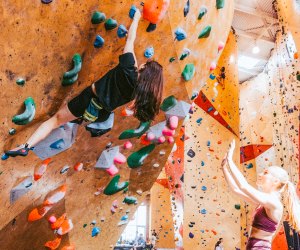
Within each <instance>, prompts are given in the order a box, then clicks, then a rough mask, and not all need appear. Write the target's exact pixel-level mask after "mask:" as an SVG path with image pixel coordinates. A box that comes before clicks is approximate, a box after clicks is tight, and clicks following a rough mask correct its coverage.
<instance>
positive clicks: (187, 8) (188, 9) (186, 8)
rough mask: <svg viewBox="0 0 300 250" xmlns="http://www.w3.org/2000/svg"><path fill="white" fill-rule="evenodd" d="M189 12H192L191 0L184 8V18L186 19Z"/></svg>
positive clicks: (188, 0)
mask: <svg viewBox="0 0 300 250" xmlns="http://www.w3.org/2000/svg"><path fill="white" fill-rule="evenodd" d="M189 12H190V0H187V2H186V3H185V5H184V8H183V16H184V17H186V16H187V14H188V13H189Z"/></svg>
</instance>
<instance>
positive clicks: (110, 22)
mask: <svg viewBox="0 0 300 250" xmlns="http://www.w3.org/2000/svg"><path fill="white" fill-rule="evenodd" d="M104 26H105V29H106V30H113V29H115V28H117V26H118V22H117V21H116V20H114V19H112V18H109V19H107V20H106V21H105V23H104Z"/></svg>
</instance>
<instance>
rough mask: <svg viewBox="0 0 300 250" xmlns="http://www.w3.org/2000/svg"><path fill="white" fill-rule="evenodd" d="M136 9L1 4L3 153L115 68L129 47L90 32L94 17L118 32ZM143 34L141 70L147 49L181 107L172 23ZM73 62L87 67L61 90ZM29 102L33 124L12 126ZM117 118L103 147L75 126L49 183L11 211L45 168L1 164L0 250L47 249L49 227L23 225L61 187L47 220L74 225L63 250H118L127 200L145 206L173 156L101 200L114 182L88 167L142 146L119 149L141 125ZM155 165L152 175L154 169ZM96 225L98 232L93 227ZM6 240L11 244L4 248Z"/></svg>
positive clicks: (128, 172)
mask: <svg viewBox="0 0 300 250" xmlns="http://www.w3.org/2000/svg"><path fill="white" fill-rule="evenodd" d="M133 3H135V4H136V5H138V4H139V2H138V1H135V2H134V1H126V2H123V3H120V2H118V1H101V3H99V2H98V1H89V2H86V1H76V2H74V1H64V2H61V1H53V2H51V3H50V4H49V5H44V4H42V3H41V2H40V1H34V2H30V3H26V2H24V1H6V2H5V3H3V4H2V5H1V11H0V12H1V14H2V17H3V18H2V22H1V30H2V36H1V39H2V40H1V41H2V42H1V44H2V45H1V46H2V49H1V52H0V53H1V58H2V63H1V66H0V67H1V70H0V72H1V73H0V74H1V77H0V79H1V82H0V84H1V90H2V92H1V93H3V95H2V98H1V107H2V109H3V112H2V116H1V128H0V129H1V130H0V133H1V138H2V140H1V142H0V143H1V145H0V148H1V151H3V149H4V148H6V149H9V148H12V147H15V146H16V145H17V144H20V143H23V142H24V141H25V140H26V138H28V137H29V135H31V134H32V132H33V131H34V130H35V129H36V128H37V126H38V125H39V124H40V122H41V121H43V120H45V119H46V118H48V117H49V116H50V115H52V114H54V113H55V112H56V111H57V109H58V108H59V106H60V105H61V104H62V103H63V102H64V100H68V99H70V98H71V97H72V96H74V95H75V94H77V93H79V92H80V91H81V90H82V89H84V88H85V87H86V86H88V85H90V84H91V83H92V82H93V81H95V80H97V79H98V78H100V77H101V76H102V75H103V74H104V73H105V72H107V71H108V70H109V69H111V68H112V67H113V66H115V65H116V63H117V61H118V57H117V55H119V54H120V53H122V49H123V47H124V44H125V39H119V38H118V37H117V34H116V30H112V31H106V30H105V29H104V25H103V23H102V24H98V25H96V24H92V23H91V17H92V14H93V12H94V11H96V10H99V11H102V12H104V13H105V14H106V16H107V18H109V17H112V18H114V19H116V20H117V21H118V23H119V24H121V23H123V24H124V25H126V27H129V24H130V22H131V20H130V18H129V16H128V12H129V9H130V7H131V5H132V4H133ZM147 25H148V22H147V21H141V24H140V26H139V29H138V38H137V41H136V54H137V58H138V61H139V62H140V63H142V62H145V61H146V58H144V57H143V54H144V50H145V49H146V47H147V46H149V45H150V44H151V45H153V46H154V47H155V48H156V50H155V55H154V59H157V60H158V61H159V62H160V63H161V64H163V65H164V67H165V71H164V76H165V80H166V82H165V89H164V97H167V96H169V95H174V96H175V97H176V98H177V99H178V100H182V101H188V97H187V94H186V91H185V86H184V85H183V84H181V81H182V80H181V69H180V66H179V64H178V62H174V63H172V64H170V63H169V58H171V57H172V56H174V55H176V50H175V47H174V42H173V34H172V33H171V30H170V20H169V19H168V18H167V17H166V18H165V19H164V20H163V21H162V22H161V23H159V25H158V27H157V30H156V31H154V32H152V33H146V27H147ZM97 34H101V36H102V37H103V38H104V39H105V44H104V46H103V47H102V48H94V46H93V43H94V40H95V37H96V35H97ZM20 37H22V39H20ZM75 53H79V54H80V55H81V56H82V60H83V66H82V70H81V71H80V73H79V80H78V81H77V82H76V83H75V84H74V85H73V86H70V87H69V86H68V87H62V86H61V80H62V75H63V73H64V72H65V71H67V70H69V69H70V68H72V57H73V55H74V54H75ZM18 78H24V79H26V83H25V85H24V86H20V85H17V84H16V80H17V79H18ZM28 96H31V97H33V99H34V101H35V103H36V114H35V119H34V120H33V122H32V123H30V124H29V125H26V126H16V125H15V124H13V123H12V122H11V118H12V117H13V116H14V115H15V114H16V113H21V112H22V110H23V101H24V99H25V98H27V97H28ZM8 105H9V108H8ZM120 113H121V109H118V110H116V112H115V123H114V128H113V130H112V132H109V133H107V134H106V135H105V136H102V137H101V138H91V137H90V134H89V133H88V132H87V131H85V129H84V126H80V127H79V128H78V132H77V137H76V140H75V143H74V145H73V147H72V148H71V149H70V150H68V151H65V152H63V153H61V154H58V155H56V156H54V157H52V160H51V162H50V164H49V166H48V170H47V172H46V173H45V175H44V176H43V177H42V178H41V179H40V180H39V181H38V182H33V185H32V186H31V189H30V191H29V192H27V194H26V195H23V196H22V197H21V198H19V199H18V200H17V201H16V202H15V203H14V204H10V202H9V196H10V191H11V189H12V188H13V187H14V186H15V185H16V184H17V183H18V181H19V179H20V178H23V177H26V176H31V175H32V174H33V169H34V167H35V166H38V165H41V163H42V161H41V160H40V159H38V158H37V157H36V156H35V155H34V154H32V153H31V154H30V155H29V156H28V157H26V158H15V159H8V160H6V161H1V169H0V171H1V180H2V181H1V202H2V204H3V206H1V217H0V225H1V229H2V231H1V233H0V234H1V237H0V238H1V246H2V249H17V247H16V246H18V247H21V248H22V249H32V248H34V249H43V248H44V246H43V245H44V244H45V242H46V241H48V240H53V239H54V238H55V237H54V235H53V234H52V231H51V230H50V229H49V228H48V222H47V220H46V219H44V218H43V219H42V220H40V221H38V222H33V223H26V219H27V216H28V214H29V212H30V210H31V209H32V208H34V207H37V206H39V205H40V204H41V203H42V202H43V200H44V197H45V195H46V194H47V193H48V192H49V191H51V190H54V189H55V188H57V187H59V186H61V185H62V184H63V183H66V184H67V191H66V196H65V201H64V203H63V204H62V208H61V207H59V208H58V206H59V204H57V206H54V208H53V209H52V210H51V211H50V212H49V215H50V214H52V213H55V214H56V215H57V216H60V215H61V214H62V212H66V213H67V215H68V217H69V218H71V219H72V221H73V224H74V229H73V230H72V231H71V232H70V233H69V234H68V236H65V237H64V238H63V243H62V246H63V245H67V244H69V243H71V244H74V245H75V246H76V247H77V248H78V249H82V248H86V249H108V248H109V247H110V245H112V244H115V242H116V241H117V239H118V238H119V235H120V233H121V232H122V230H123V229H124V228H125V227H124V226H121V227H118V226H117V224H118V223H119V222H120V220H121V218H122V217H123V216H125V215H126V214H127V215H128V217H131V216H132V215H133V213H134V210H135V209H136V206H135V205H127V204H122V201H123V199H124V197H125V196H126V195H132V196H135V197H136V198H137V199H138V200H139V201H142V200H143V199H144V197H145V195H146V193H147V191H149V190H150V188H151V186H152V185H153V183H154V182H155V180H156V179H157V176H158V175H159V173H160V171H161V168H162V167H163V166H164V164H165V162H166V159H167V157H168V154H169V152H170V151H171V147H172V146H171V145H168V144H167V143H165V144H163V145H158V146H157V147H156V149H155V150H154V151H153V152H152V153H151V155H150V157H149V158H148V159H146V160H145V163H144V166H143V167H142V168H137V169H130V168H128V166H127V165H126V164H123V165H118V166H117V167H118V168H119V174H120V176H121V181H126V180H128V181H129V182H130V185H129V192H128V193H127V194H123V193H122V192H120V193H117V194H115V195H112V196H106V195H104V194H103V193H102V192H101V190H103V188H104V187H105V186H106V185H107V184H108V183H109V181H110V180H111V177H110V176H109V175H108V174H107V173H106V171H104V170H98V169H95V168H94V166H95V163H96V161H97V159H98V157H99V156H100V154H101V152H102V151H103V150H104V149H105V148H106V147H107V146H109V145H110V144H112V146H120V151H121V152H122V153H123V154H124V155H125V156H126V157H128V156H129V155H130V154H131V153H133V152H135V151H137V150H138V149H139V148H141V147H142V146H144V145H142V144H141V143H140V140H139V139H131V142H132V144H133V148H132V149H131V150H125V149H123V144H124V141H123V140H122V141H121V140H118V137H119V135H120V134H121V132H122V131H123V130H124V129H130V128H136V127H138V121H137V120H136V119H134V118H132V117H122V116H120ZM163 120H165V118H164V114H163V112H161V114H160V116H159V117H158V118H157V120H156V121H155V122H154V124H155V123H157V122H160V121H163ZM179 127H180V126H179ZM11 128H16V134H15V135H14V136H11V135H9V134H8V131H9V130H10V129H11ZM77 162H82V163H83V170H82V171H80V172H75V171H74V170H73V166H74V165H75V163H77ZM154 164H156V165H155V166H156V167H153V165H154ZM66 165H69V166H70V167H71V169H70V170H69V171H68V172H67V173H66V174H61V173H60V171H61V169H62V168H63V167H64V166H66ZM138 190H139V191H142V192H143V193H142V195H141V196H139V195H138V194H137V193H136V191H138ZM115 200H117V201H118V208H116V209H115V210H116V212H115V213H114V214H112V212H111V206H112V203H113V202H114V201H115ZM56 207H57V208H56ZM47 216H48V214H47V215H46V217H47ZM94 220H95V221H96V225H93V224H92V225H91V223H92V222H93V221H94ZM86 224H87V225H86ZM94 227H99V229H100V233H99V235H98V236H96V237H92V236H91V232H92V229H93V228H94ZM25 232H27V234H25ZM7 234H9V235H10V240H9V241H6V240H5V242H4V239H5V236H6V235H7ZM49 234H50V235H49ZM29 235H34V237H29Z"/></svg>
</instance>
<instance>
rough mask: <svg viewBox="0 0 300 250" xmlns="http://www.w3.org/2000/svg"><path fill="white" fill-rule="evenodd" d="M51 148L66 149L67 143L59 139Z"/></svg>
mask: <svg viewBox="0 0 300 250" xmlns="http://www.w3.org/2000/svg"><path fill="white" fill-rule="evenodd" d="M49 147H50V148H53V149H63V148H64V147H65V141H64V139H59V140H57V141H55V142H53V143H52V144H50V146H49Z"/></svg>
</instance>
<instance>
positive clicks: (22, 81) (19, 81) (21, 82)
mask: <svg viewBox="0 0 300 250" xmlns="http://www.w3.org/2000/svg"><path fill="white" fill-rule="evenodd" d="M25 82H26V81H25V79H23V78H18V79H17V81H16V83H17V84H18V85H20V86H24V84H25Z"/></svg>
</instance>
